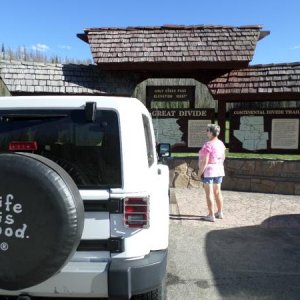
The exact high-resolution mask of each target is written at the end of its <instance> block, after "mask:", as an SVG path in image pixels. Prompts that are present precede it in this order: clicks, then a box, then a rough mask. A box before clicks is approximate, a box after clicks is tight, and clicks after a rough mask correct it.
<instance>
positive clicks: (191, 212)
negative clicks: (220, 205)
mask: <svg viewBox="0 0 300 300" xmlns="http://www.w3.org/2000/svg"><path fill="white" fill-rule="evenodd" d="M222 193H223V197H224V216H225V218H224V219H223V220H216V222H215V223H209V222H204V221H201V217H203V216H205V215H207V207H206V200H205V193H204V190H203V189H202V188H200V189H198V188H193V189H178V188H177V189H172V190H171V204H170V215H171V220H174V221H175V222H176V220H177V222H179V223H180V222H181V223H182V222H184V223H186V221H189V222H188V223H189V224H190V225H191V226H196V227H199V226H200V227H201V226H214V227H222V228H229V227H237V226H253V225H260V226H263V227H269V228H271V227H285V228H286V227H293V228H295V227H296V228H299V229H300V223H299V221H300V220H299V217H297V216H296V217H295V218H294V217H293V216H291V215H295V214H296V215H297V214H298V215H299V214H300V196H290V195H277V194H261V193H244V192H231V191H222ZM275 216H276V218H275ZM286 216H288V217H286Z"/></svg>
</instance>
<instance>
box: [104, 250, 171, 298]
mask: <svg viewBox="0 0 300 300" xmlns="http://www.w3.org/2000/svg"><path fill="white" fill-rule="evenodd" d="M166 268H167V250H160V251H154V252H150V254H149V255H147V256H145V257H144V258H143V259H139V260H131V261H121V260H113V261H112V263H111V265H110V268H109V272H108V294H109V297H110V299H130V298H131V296H132V295H138V294H143V293H146V292H149V291H151V290H154V289H156V288H158V287H159V286H160V285H161V283H162V281H163V278H164V276H165V274H166Z"/></svg>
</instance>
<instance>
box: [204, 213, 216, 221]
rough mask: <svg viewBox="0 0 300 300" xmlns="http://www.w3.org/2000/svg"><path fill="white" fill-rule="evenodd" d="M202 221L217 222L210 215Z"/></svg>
mask: <svg viewBox="0 0 300 300" xmlns="http://www.w3.org/2000/svg"><path fill="white" fill-rule="evenodd" d="M202 220H204V221H208V222H214V221H215V217H214V216H210V215H208V216H205V217H203V218H202Z"/></svg>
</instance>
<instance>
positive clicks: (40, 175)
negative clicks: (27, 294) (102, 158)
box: [0, 153, 84, 290]
mask: <svg viewBox="0 0 300 300" xmlns="http://www.w3.org/2000/svg"><path fill="white" fill-rule="evenodd" d="M83 222H84V209H83V203H82V199H81V197H80V194H79V191H78V189H77V187H76V185H75V183H74V181H73V180H72V179H71V177H70V176H69V175H68V174H67V173H66V172H65V171H64V170H63V169H62V168H61V167H59V166H58V165H57V164H55V163H54V162H52V161H51V160H48V159H46V158H44V157H41V156H38V155H34V154H24V153H22V154H21V153H2V154H0V289H6V290H20V289H24V288H28V287H31V286H33V285H36V284H39V283H41V282H43V281H45V280H47V279H48V278H50V277H51V276H52V275H54V274H55V273H56V272H58V271H59V270H60V269H61V268H62V267H63V266H64V264H66V263H67V262H68V260H69V259H70V258H71V257H72V256H73V254H74V252H75V251H76V249H77V247H78V245H79V242H80V238H81V235H82V231H83Z"/></svg>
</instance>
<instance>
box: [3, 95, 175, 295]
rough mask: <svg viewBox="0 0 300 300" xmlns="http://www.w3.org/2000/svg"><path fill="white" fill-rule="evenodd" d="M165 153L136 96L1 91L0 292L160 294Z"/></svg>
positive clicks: (166, 218) (165, 243)
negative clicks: (21, 94) (14, 94)
mask: <svg viewBox="0 0 300 300" xmlns="http://www.w3.org/2000/svg"><path fill="white" fill-rule="evenodd" d="M157 149H158V152H157ZM169 155H170V148H169V145H168V144H161V145H158V146H157V145H156V144H155V138H154V132H153V127H152V121H151V116H150V114H149V112H148V111H147V109H146V108H145V106H144V105H143V104H142V103H141V102H140V101H139V100H137V99H134V98H123V97H104V96H26V97H1V98H0V297H1V296H2V297H3V296H6V297H10V296H12V297H18V298H19V299H30V298H34V297H49V298H56V299H57V298H63V297H66V298H68V297H69V298H110V299H131V298H132V299H163V298H164V297H165V288H164V279H165V275H166V263H167V248H168V225H169V201H168V187H169V172H168V167H167V166H166V165H165V164H163V163H160V162H159V160H160V157H164V156H169Z"/></svg>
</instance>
